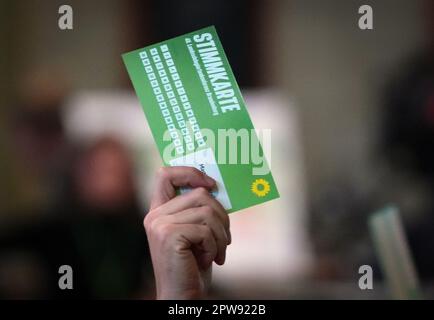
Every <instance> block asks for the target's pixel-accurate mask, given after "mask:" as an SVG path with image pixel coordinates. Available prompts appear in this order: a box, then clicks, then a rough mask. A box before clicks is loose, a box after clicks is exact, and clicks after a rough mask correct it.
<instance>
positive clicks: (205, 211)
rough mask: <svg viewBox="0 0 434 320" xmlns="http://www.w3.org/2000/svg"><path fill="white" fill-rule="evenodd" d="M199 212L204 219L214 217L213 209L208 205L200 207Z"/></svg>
mask: <svg viewBox="0 0 434 320" xmlns="http://www.w3.org/2000/svg"><path fill="white" fill-rule="evenodd" d="M200 212H201V214H202V216H203V218H204V219H211V218H213V217H214V210H213V209H212V208H211V207H209V206H202V207H200Z"/></svg>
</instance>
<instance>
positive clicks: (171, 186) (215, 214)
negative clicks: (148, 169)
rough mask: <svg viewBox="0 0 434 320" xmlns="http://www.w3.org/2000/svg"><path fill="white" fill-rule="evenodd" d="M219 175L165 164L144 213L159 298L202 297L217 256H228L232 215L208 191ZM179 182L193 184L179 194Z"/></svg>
mask: <svg viewBox="0 0 434 320" xmlns="http://www.w3.org/2000/svg"><path fill="white" fill-rule="evenodd" d="M215 186H216V185H215V181H214V180H213V179H212V178H210V177H208V176H207V175H205V174H203V173H202V172H201V171H199V170H197V169H195V168H190V167H167V168H161V169H160V170H159V171H158V173H157V179H156V185H155V189H154V190H155V192H154V194H153V197H152V201H151V208H150V211H149V212H148V214H147V215H146V217H145V219H144V226H145V229H146V234H147V237H148V241H149V247H150V251H151V257H152V264H153V268H154V275H155V280H156V289H157V299H202V298H205V297H206V294H207V290H208V288H209V285H210V281H211V271H212V263H213V261H214V262H215V263H217V264H218V265H222V264H224V262H225V257H226V247H227V245H229V244H230V243H231V235H230V230H229V217H228V214H227V212H226V211H225V209H224V208H223V207H222V206H221V204H220V203H219V202H218V201H217V200H215V199H214V198H213V197H212V196H211V195H210V194H209V191H210V190H212V189H213V188H215ZM177 187H190V188H192V189H193V190H192V191H190V192H188V193H184V194H182V195H177V194H176V188H177Z"/></svg>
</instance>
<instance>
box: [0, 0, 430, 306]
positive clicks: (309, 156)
mask: <svg viewBox="0 0 434 320" xmlns="http://www.w3.org/2000/svg"><path fill="white" fill-rule="evenodd" d="M62 4H69V5H71V6H72V8H73V18H74V20H73V21H74V29H73V30H65V31H62V30H60V29H59V28H58V24H57V23H58V18H59V14H58V8H59V6H60V5H62ZM364 4H369V5H371V6H372V8H373V13H374V29H373V30H360V29H359V27H358V20H359V18H360V14H359V13H358V9H359V7H360V6H361V5H364ZM211 24H213V25H215V26H216V28H217V31H218V33H219V36H220V38H221V41H222V43H223V46H224V48H225V51H226V54H227V56H228V59H229V61H230V63H231V66H232V68H233V71H234V73H235V76H236V78H237V79H238V82H239V84H240V86H241V89H242V91H243V94H244V95H245V98H246V102H247V105H248V108H249V112H250V113H251V117H252V120H253V123H254V124H255V126H256V127H257V128H271V129H272V139H273V142H272V143H273V144H272V159H271V161H270V162H271V168H272V171H273V174H274V176H275V177H276V182H277V185H278V187H279V191H280V194H281V198H280V199H279V200H276V201H273V202H271V203H267V204H264V205H261V206H257V207H254V208H250V209H247V210H244V211H243V212H239V213H235V214H233V215H231V223H232V230H233V231H232V233H233V244H232V245H231V246H230V247H229V248H228V258H227V262H226V264H225V266H223V267H216V268H215V269H214V279H215V281H214V288H213V292H212V297H215V298H229V299H230V298H242V299H247V298H257V299H264V298H265V299H267V298H270V299H273V298H276V299H299V298H310V299H320V298H326V299H345V298H347V299H348V298H349V299H376V298H379V299H383V298H390V297H391V295H390V292H389V291H388V288H387V285H386V283H385V281H384V280H383V278H384V277H383V275H382V274H381V270H380V267H379V263H378V261H377V257H376V255H375V251H374V245H373V242H372V241H371V238H370V235H369V230H368V223H367V221H368V218H369V216H370V214H371V213H372V212H374V211H376V210H378V209H380V208H382V207H384V206H385V205H388V204H394V205H396V206H398V207H399V208H400V212H401V217H402V220H403V223H404V227H405V231H406V234H407V237H408V240H409V246H410V249H411V252H412V256H413V258H414V262H415V266H416V269H417V271H418V274H419V277H420V282H421V286H422V290H423V292H424V294H425V297H430V298H433V297H434V292H433V287H434V286H433V284H434V283H433V277H434V258H433V253H434V201H433V199H434V54H433V53H434V52H433V51H434V2H433V1H430V0H412V1H409V0H383V1H358V0H328V1H314V0H287V1H284V0H279V1H265V0H253V1H252V0H250V1H247V0H239V1H229V0H227V1H226V0H220V1H216V0H200V1H199V0H185V1H174V0H159V1H157V0H124V1H120V0H106V1H74V0H71V1H69V2H68V3H64V1H57V0H47V1H43V2H42V1H36V0H23V1H12V0H10V1H8V0H1V1H0V43H1V50H0V105H1V107H0V146H1V148H0V298H68V297H79V298H148V299H152V298H153V297H154V285H153V276H152V269H151V264H150V259H149V253H148V249H147V243H146V236H145V234H144V230H143V228H142V219H143V217H144V215H145V213H146V209H147V203H148V200H149V199H148V195H149V191H150V188H151V187H152V180H153V176H154V171H155V169H156V168H158V167H159V166H160V165H161V161H160V158H159V155H158V152H157V149H156V147H155V146H154V143H153V140H152V137H151V136H150V132H149V129H148V126H147V123H146V120H145V117H144V115H143V112H142V110H141V106H140V105H139V103H138V100H137V98H136V97H135V94H134V92H133V91H132V86H131V83H130V81H129V79H128V75H127V73H126V70H125V68H124V66H123V64H122V61H121V57H120V55H121V54H122V53H124V52H128V51H130V50H133V49H137V48H141V47H144V46H147V45H150V44H152V43H155V42H158V41H162V40H165V39H168V38H171V37H174V36H177V35H181V34H184V33H187V32H191V31H194V30H196V29H199V28H202V27H205V26H208V25H211ZM269 160H270V159H269ZM63 264H68V265H71V266H72V268H73V270H74V290H66V291H61V290H59V289H58V286H57V281H58V278H59V274H58V268H59V266H60V265H63ZM363 264H369V265H372V266H373V269H374V276H375V282H374V289H373V290H360V289H359V287H358V279H359V277H360V275H359V274H358V269H359V267H360V266H361V265H363Z"/></svg>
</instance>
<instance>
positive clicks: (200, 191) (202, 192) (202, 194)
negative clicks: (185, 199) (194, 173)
mask: <svg viewBox="0 0 434 320" xmlns="http://www.w3.org/2000/svg"><path fill="white" fill-rule="evenodd" d="M194 196H195V197H197V198H198V199H206V198H208V197H209V193H208V190H207V189H205V188H203V187H200V188H196V189H195V190H194Z"/></svg>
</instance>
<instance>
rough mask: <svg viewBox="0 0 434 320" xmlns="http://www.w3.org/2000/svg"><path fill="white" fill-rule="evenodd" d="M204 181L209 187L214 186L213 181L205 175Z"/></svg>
mask: <svg viewBox="0 0 434 320" xmlns="http://www.w3.org/2000/svg"><path fill="white" fill-rule="evenodd" d="M205 181H206V183H207V184H208V185H209V186H210V187H213V186H215V180H214V179H213V178H211V177H209V176H207V175H205Z"/></svg>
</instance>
